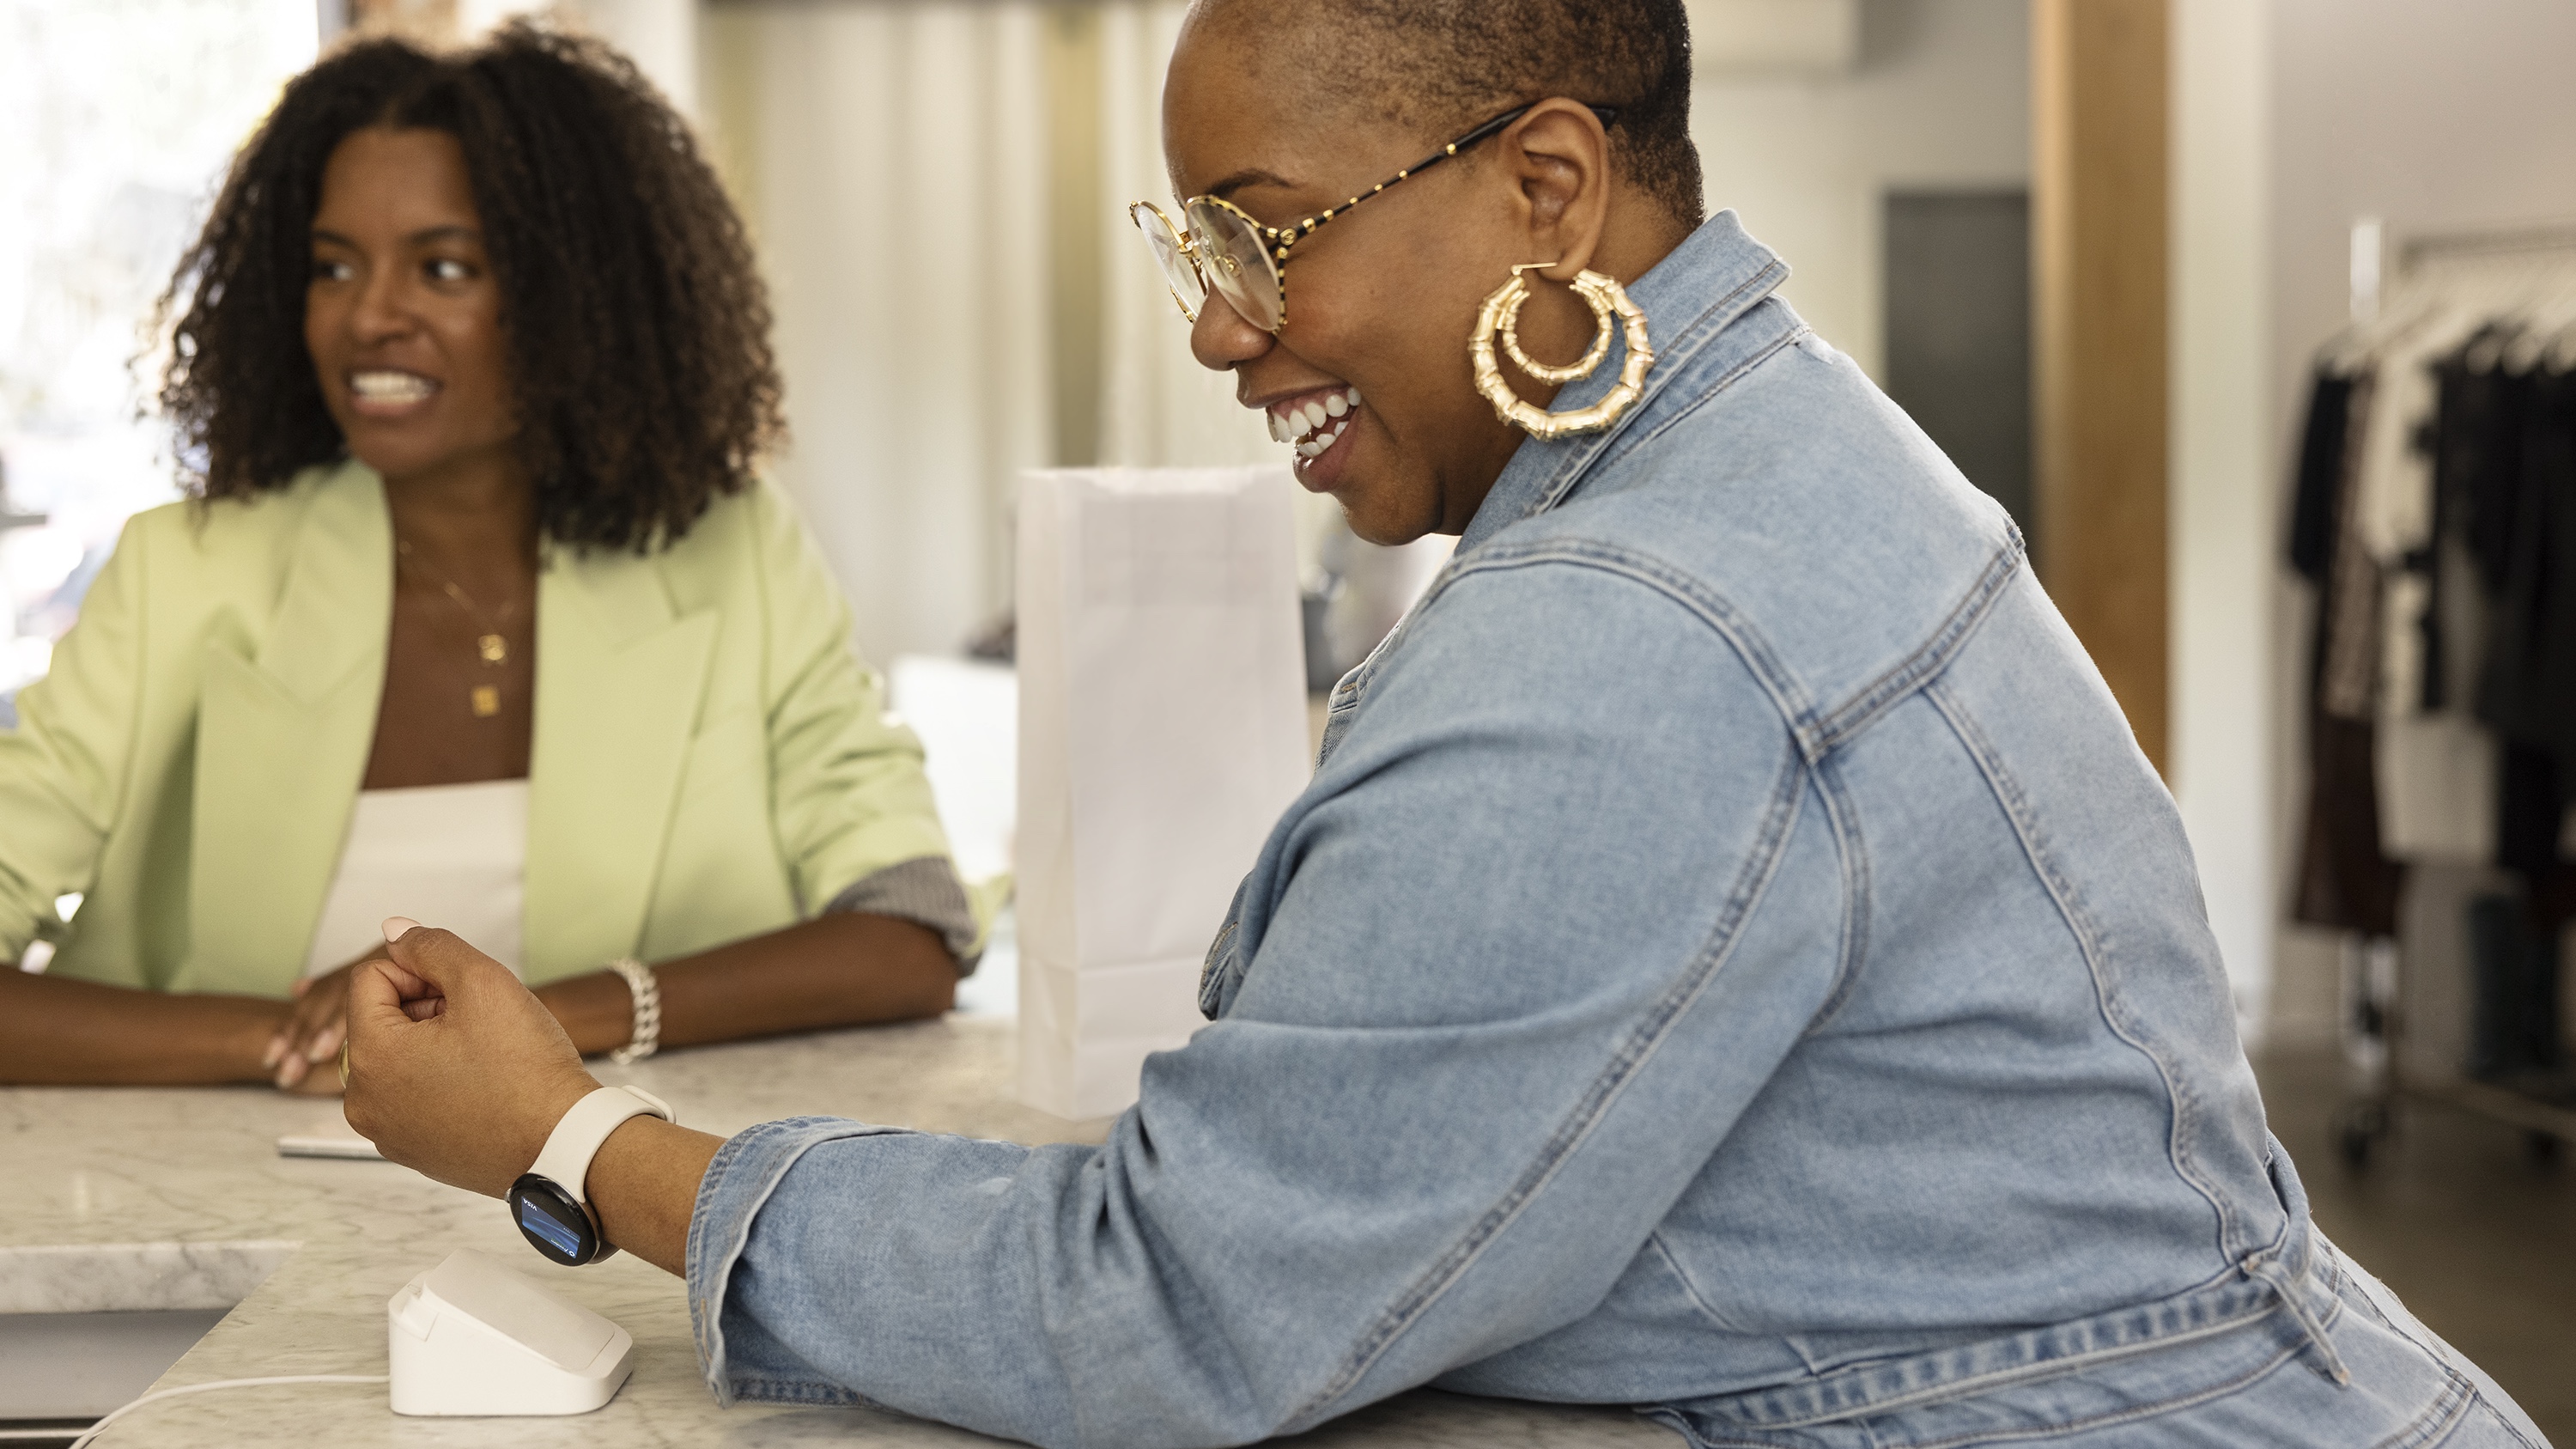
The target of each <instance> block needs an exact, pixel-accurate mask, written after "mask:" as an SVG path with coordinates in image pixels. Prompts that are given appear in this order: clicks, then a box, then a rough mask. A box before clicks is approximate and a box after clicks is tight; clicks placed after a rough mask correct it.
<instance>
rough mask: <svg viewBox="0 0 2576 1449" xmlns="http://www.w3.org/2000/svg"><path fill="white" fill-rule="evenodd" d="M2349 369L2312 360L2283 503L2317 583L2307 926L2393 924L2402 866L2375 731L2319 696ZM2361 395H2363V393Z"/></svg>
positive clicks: (2304, 901) (2300, 563)
mask: <svg viewBox="0 0 2576 1449" xmlns="http://www.w3.org/2000/svg"><path fill="white" fill-rule="evenodd" d="M2356 392H2357V389H2356V387H2355V384H2354V381H2353V379H2350V378H2346V377H2339V376H2337V375H2335V374H2334V373H2332V372H2330V371H2328V370H2326V369H2324V368H2319V369H2318V371H2317V376H2316V381H2315V385H2314V388H2313V390H2312V391H2311V393H2310V395H2309V400H2308V418H2307V425H2306V427H2305V428H2303V429H2302V430H2301V440H2300V447H2299V471H2298V481H2297V487H2296V489H2295V491H2294V493H2293V495H2292V500H2291V513H2290V564H2291V567H2293V568H2295V569H2297V570H2298V571H2299V573H2300V574H2301V575H2302V576H2304V577H2306V578H2307V579H2308V580H2309V581H2310V582H2312V583H2314V584H2316V585H2317V593H2318V600H2317V614H2316V624H2315V628H2314V630H2313V631H2312V633H2311V635H2310V640H2309V659H2308V803H2307V814H2306V820H2305V824H2304V825H2303V827H2302V829H2301V831H2300V840H2299V875H2298V887H2297V893H2296V898H2295V906H2294V911H2293V913H2294V914H2295V916H2296V917H2297V919H2298V920H2300V921H2301V922H2303V923H2305V924H2308V925H2312V926H2329V927H2334V928H2337V929H2341V930H2350V931H2360V932H2362V933H2364V934H2366V935H2371V936H2393V935H2395V934H2397V899H2398V892H2399V889H2400V887H2401V886H2402V885H2403V883H2404V879H2405V873H2404V870H2403V868H2402V867H2400V866H2399V865H2398V864H2397V863H2396V862H2394V861H2392V860H2390V859H2389V858H2388V856H2387V854H2386V853H2385V852H2384V851H2382V850H2381V849H2380V844H2379V777H2378V774H2377V771H2376V769H2375V767H2374V764H2373V760H2374V758H2375V756H2376V753H2377V735H2378V731H2377V730H2376V728H2375V727H2374V726H2373V725H2372V724H2371V722H2370V721H2368V720H2366V719H2345V718H2339V717H2337V716H2335V715H2333V714H2331V713H2329V712H2328V711H2327V710H2326V708H2325V705H2324V691H2325V666H2326V655H2327V649H2328V644H2329V640H2330V639H2331V637H2332V632H2333V630H2334V628H2335V615H2336V610H2335V608H2334V600H2333V599H2332V597H2331V596H2330V595H2331V589H2330V587H2329V581H2330V580H2331V579H2332V578H2333V576H2334V564H2335V557H2336V553H2337V550H2338V548H2339V547H2341V546H2342V539H2343V529H2342V526H2341V525H2342V521H2343V514H2344V511H2345V509H2346V508H2348V507H2349V506H2350V503H2351V495H2352V484H2353V467H2354V463H2355V461H2356V460H2355V459H2354V457H2353V451H2354V450H2353V447H2352V439H2353V434H2354V432H2355V431H2356V428H2355V424H2356V423H2357V422H2358V421H2360V419H2359V418H2358V417H2357V416H2356V409H2355V408H2354V406H2353V404H2354V399H2355V396H2356ZM2362 395H2364V396H2366V395H2367V394H2366V393H2363V394H2362Z"/></svg>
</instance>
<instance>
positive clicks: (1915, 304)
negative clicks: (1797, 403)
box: [1886, 190, 2037, 540]
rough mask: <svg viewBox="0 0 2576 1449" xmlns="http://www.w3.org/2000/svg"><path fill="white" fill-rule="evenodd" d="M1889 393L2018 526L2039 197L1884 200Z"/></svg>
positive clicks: (2026, 506)
mask: <svg viewBox="0 0 2576 1449" xmlns="http://www.w3.org/2000/svg"><path fill="white" fill-rule="evenodd" d="M1886 226H1887V289H1886V298H1887V351H1886V358H1887V392H1888V395H1889V396H1890V397H1893V398H1895V399H1896V403H1897V406H1899V407H1902V408H1903V409H1905V410H1906V412H1908V413H1910V414H1912V415H1913V417H1914V421H1915V422H1917V423H1919V424H1921V425H1922V428H1923V431H1925V432H1927V433H1929V434H1931V435H1932V441H1933V442H1935V443H1938V444H1940V445H1941V450H1942V451H1943V452H1945V453H1948V454H1949V455H1950V461H1952V462H1954V463H1956V464H1958V465H1959V471H1960V472H1962V473H1965V474H1967V475H1968V481H1970V482H1972V483H1974V484H1976V485H1977V486H1978V487H1979V488H1982V489H1984V490H1985V491H1986V492H1987V493H1989V494H1991V495H1992V496H1993V497H1994V499H1995V501H1996V502H1998V503H2001V504H2002V505H2003V506H2004V507H2005V508H2006V509H2007V510H2009V511H2010V512H2011V514H2012V516H2013V521H2014V522H2016V523H2018V524H2020V525H2021V531H2022V534H2023V536H2024V537H2025V538H2030V539H2034V540H2035V539H2036V537H2037V534H2036V531H2035V530H2034V529H2033V528H2032V523H2033V519H2032V516H2031V487H2030V473H2031V468H2030V193H2029V192H2028V191H2024V190H2011V191H1991V190H1989V191H1897V192H1890V193H1888V196H1887V200H1886Z"/></svg>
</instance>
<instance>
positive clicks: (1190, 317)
mask: <svg viewBox="0 0 2576 1449" xmlns="http://www.w3.org/2000/svg"><path fill="white" fill-rule="evenodd" d="M1541 104H1542V102H1540V101H1528V102H1525V103H1523V104H1521V105H1517V106H1514V107H1512V108H1511V109H1510V110H1508V111H1505V112H1503V113H1502V114H1501V115H1499V116H1496V117H1494V118H1493V119H1491V120H1488V121H1484V122H1482V123H1480V124H1478V125H1477V126H1475V127H1474V128H1473V129H1471V130H1469V131H1468V132H1467V133H1466V134H1465V135H1462V136H1460V137H1458V138H1457V139H1456V140H1454V141H1451V142H1449V143H1448V144H1447V145H1444V146H1442V147H1441V148H1440V149H1439V150H1437V151H1434V152H1432V153H1431V154H1430V155H1428V156H1425V157H1423V158H1422V159H1421V160H1419V161H1416V162H1414V163H1413V164H1412V165H1410V166H1407V167H1405V168H1404V169H1402V170H1400V171H1398V172H1396V173H1395V174H1394V175H1393V176H1390V177H1388V178H1387V179H1386V180H1384V181H1381V182H1379V183H1378V184H1377V185H1375V186H1372V187H1370V188H1369V189H1368V190H1367V191H1365V192H1361V193H1359V194H1357V195H1354V196H1353V197H1351V199H1350V200H1348V201H1345V202H1343V203H1342V204H1341V205H1339V206H1328V207H1326V208H1324V209H1323V210H1322V211H1319V212H1317V213H1315V214H1314V215H1312V216H1308V217H1304V218H1301V219H1299V220H1297V221H1292V222H1290V223H1288V224H1287V225H1286V226H1268V225H1265V224H1263V223H1262V222H1261V221H1260V220H1259V219H1258V218H1256V217H1255V216H1253V215H1252V213H1250V212H1248V211H1245V210H1244V209H1243V208H1242V207H1240V206H1237V205H1235V204H1234V203H1233V202H1231V201H1228V200H1226V199H1225V198H1224V197H1222V196H1218V195H1216V194H1215V193H1213V192H1202V193H1200V194H1199V195H1197V196H1193V197H1190V198H1188V199H1186V200H1184V201H1182V202H1181V203H1180V209H1181V219H1182V220H1183V221H1187V220H1188V219H1189V212H1190V208H1191V207H1193V206H1196V205H1198V204H1199V203H1200V202H1202V201H1204V202H1207V203H1208V204H1210V205H1212V206H1221V207H1223V208H1225V209H1226V210H1227V211H1230V212H1233V213H1234V214H1235V215H1236V216H1239V217H1241V218H1242V219H1243V222H1244V224H1245V225H1246V226H1249V227H1251V228H1252V231H1253V234H1254V235H1255V236H1257V237H1259V238H1260V239H1261V240H1262V242H1263V244H1264V245H1263V248H1262V257H1263V260H1265V261H1267V262H1268V263H1269V264H1270V279H1271V280H1272V281H1273V282H1274V283H1276V284H1277V285H1278V288H1279V322H1278V325H1277V326H1274V327H1268V328H1264V329H1263V330H1264V331H1267V332H1268V333H1270V335H1271V336H1273V337H1276V336H1278V335H1279V334H1280V333H1281V332H1283V331H1285V330H1286V329H1287V326H1288V261H1289V257H1288V252H1289V249H1290V248H1292V247H1294V246H1295V245H1297V243H1299V242H1301V241H1304V240H1305V239H1306V238H1308V237H1310V236H1313V235H1314V234H1315V232H1316V230H1317V229H1318V228H1320V227H1322V226H1323V225H1324V223H1326V222H1328V221H1331V220H1332V219H1333V218H1334V217H1336V216H1340V215H1343V214H1345V213H1347V212H1348V211H1350V209H1351V208H1352V207H1355V206H1357V205H1359V204H1360V203H1361V202H1363V201H1366V200H1368V199H1369V198H1371V197H1373V196H1376V195H1377V194H1378V193H1379V192H1381V191H1384V190H1386V189H1387V188H1388V187H1390V186H1393V185H1395V184H1396V183H1398V182H1400V181H1408V180H1411V179H1412V178H1413V177H1416V176H1419V175H1421V174H1422V173H1423V172H1425V171H1427V170H1429V169H1431V168H1432V167H1434V166H1437V165H1439V164H1440V163H1441V162H1443V161H1446V160H1448V159H1449V158H1450V157H1452V156H1455V155H1457V154H1458V153H1459V152H1461V151H1465V150H1469V149H1471V148H1473V147H1475V146H1476V145H1477V144H1478V143H1480V142H1483V141H1486V140H1489V139H1491V138H1492V137H1494V136H1496V135H1499V134H1501V132H1502V131H1503V130H1504V129H1505V128H1506V127H1508V126H1510V125H1511V124H1512V122H1514V121H1517V120H1519V119H1520V118H1521V117H1523V116H1526V115H1528V114H1529V113H1530V112H1531V111H1534V110H1536V109H1538V107H1539V106H1540V105H1541ZM1583 108H1584V109H1585V110H1588V111H1590V112H1591V113H1592V114H1593V115H1594V116H1595V117H1597V118H1599V120H1600V122H1601V127H1602V129H1603V130H1608V129H1609V128H1610V127H1612V126H1615V125H1617V124H1618V123H1619V112H1620V110H1621V108H1620V107H1618V106H1599V105H1594V104H1592V103H1591V102H1589V101H1586V102H1584V103H1583ZM1139 211H1150V212H1152V213H1153V214H1154V218H1155V220H1157V221H1160V222H1161V223H1162V224H1163V229H1164V230H1165V231H1167V232H1169V233H1170V234H1171V236H1172V239H1173V242H1174V243H1175V246H1176V248H1177V249H1178V251H1179V253H1180V256H1181V258H1182V260H1184V261H1186V262H1188V263H1189V264H1190V270H1191V271H1193V272H1195V273H1197V274H1198V279H1199V290H1200V291H1201V292H1202V293H1204V294H1205V295H1206V296H1210V297H1215V298H1217V299H1218V300H1220V301H1225V295H1224V293H1222V292H1220V291H1219V290H1217V288H1216V287H1215V286H1214V285H1213V284H1212V283H1211V282H1210V281H1209V280H1208V272H1207V269H1208V267H1209V265H1210V264H1211V261H1212V259H1210V258H1206V257H1203V256H1202V254H1201V253H1202V248H1201V247H1200V246H1199V243H1198V239H1197V237H1196V235H1195V233H1196V231H1197V228H1195V227H1183V226H1174V225H1173V224H1172V218H1171V217H1170V216H1168V215H1166V214H1165V213H1164V211H1163V208H1161V207H1160V206H1157V205H1155V204H1154V203H1153V202H1150V201H1138V202H1133V203H1130V204H1129V206H1128V207H1127V219H1128V220H1129V221H1130V222H1133V223H1134V224H1135V226H1136V229H1137V230H1138V231H1140V232H1143V231H1144V229H1145V223H1144V219H1143V218H1141V217H1139V216H1138V215H1137V212H1139ZM1145 239H1146V241H1147V242H1149V243H1150V242H1152V241H1153V235H1152V233H1150V232H1147V233H1146V234H1145ZM1228 260H1231V258H1228ZM1157 269H1158V270H1159V269H1160V258H1159V256H1158V257H1157ZM1164 290H1166V291H1171V296H1172V305H1174V306H1176V307H1178V308H1180V309H1181V318H1182V320H1183V321H1186V322H1189V323H1190V324H1192V325H1193V326H1195V325H1196V324H1197V322H1198V320H1199V317H1198V313H1197V312H1194V311H1192V310H1190V305H1189V304H1188V303H1187V302H1184V301H1182V300H1181V294H1180V293H1179V292H1177V291H1172V289H1171V285H1170V278H1169V277H1166V278H1165V279H1164ZM1225 304H1226V305H1227V306H1229V307H1233V306H1234V303H1233V302H1231V301H1226V303H1225ZM1201 306H1202V308H1204V306H1205V303H1204V302H1202V303H1201ZM1236 311H1237V315H1240V314H1241V309H1240V308H1237V309H1236ZM1244 320H1245V321H1247V322H1250V321H1251V320H1252V319H1251V318H1249V317H1246V318H1244ZM1256 325H1258V324H1256Z"/></svg>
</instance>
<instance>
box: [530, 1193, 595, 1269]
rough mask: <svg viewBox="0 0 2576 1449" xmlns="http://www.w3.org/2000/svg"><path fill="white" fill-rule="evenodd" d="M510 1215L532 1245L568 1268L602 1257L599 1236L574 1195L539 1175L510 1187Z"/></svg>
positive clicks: (588, 1215)
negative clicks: (574, 1198)
mask: <svg viewBox="0 0 2576 1449" xmlns="http://www.w3.org/2000/svg"><path fill="white" fill-rule="evenodd" d="M509 1202H510V1216H511V1217H512V1218H513V1219H514V1220H516V1221H517V1223H518V1224H519V1231H520V1232H521V1233H524V1234H525V1235H527V1239H528V1243H529V1246H531V1247H533V1248H535V1249H536V1250H537V1251H538V1252H540V1253H542V1254H544V1255H545V1256H547V1257H548V1258H551V1259H553V1260H554V1261H556V1262H558V1263H561V1264H563V1265H564V1266H565V1267H568V1268H578V1267H580V1266H581V1265H583V1264H584V1263H587V1262H589V1261H591V1260H592V1259H593V1258H596V1257H598V1256H599V1234H598V1233H597V1231H595V1230H594V1229H593V1228H592V1227H591V1225H590V1214H588V1213H586V1212H583V1211H582V1210H581V1204H579V1203H577V1202H574V1201H573V1200H572V1195H571V1194H569V1193H567V1192H565V1191H564V1190H563V1189H562V1188H560V1187H557V1186H555V1184H554V1183H553V1182H552V1181H550V1180H548V1179H546V1178H542V1177H539V1176H537V1175H536V1174H535V1173H533V1172H531V1173H527V1174H525V1175H524V1176H522V1177H521V1178H520V1179H519V1180H518V1181H517V1182H515V1183H512V1184H511V1185H510V1198H509Z"/></svg>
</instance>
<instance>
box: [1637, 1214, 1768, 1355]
mask: <svg viewBox="0 0 2576 1449" xmlns="http://www.w3.org/2000/svg"><path fill="white" fill-rule="evenodd" d="M1646 1246H1647V1247H1648V1248H1649V1249H1651V1250H1653V1252H1654V1254H1655V1256H1656V1257H1658V1258H1661V1259H1663V1260H1664V1271H1665V1272H1667V1273H1670V1274H1672V1275H1673V1281H1674V1282H1676V1283H1679V1284H1681V1285H1682V1296H1684V1297H1686V1298H1688V1299H1690V1302H1691V1307H1692V1308H1693V1309H1694V1310H1696V1311H1697V1312H1698V1314H1699V1316H1700V1317H1702V1318H1705V1319H1707V1320H1708V1322H1709V1326H1710V1327H1712V1328H1715V1329H1717V1330H1718V1331H1719V1332H1721V1333H1743V1332H1744V1331H1745V1329H1744V1328H1743V1326H1742V1325H1740V1324H1737V1323H1735V1322H1733V1321H1732V1320H1730V1319H1728V1318H1727V1316H1726V1315H1725V1314H1723V1313H1720V1312H1718V1311H1717V1305H1716V1304H1714V1303H1711V1302H1709V1301H1708V1295H1707V1294H1705V1293H1702V1292H1701V1291H1700V1287H1699V1283H1698V1280H1696V1279H1694V1278H1692V1277H1691V1275H1690V1269H1688V1268H1685V1267H1683V1266H1682V1260H1681V1258H1680V1256H1679V1255H1678V1254H1676V1253H1674V1252H1673V1250H1672V1249H1671V1248H1669V1247H1667V1246H1665V1244H1664V1226H1663V1224H1661V1223H1657V1224H1656V1225H1655V1230H1654V1231H1653V1232H1651V1233H1648V1234H1646Z"/></svg>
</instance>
